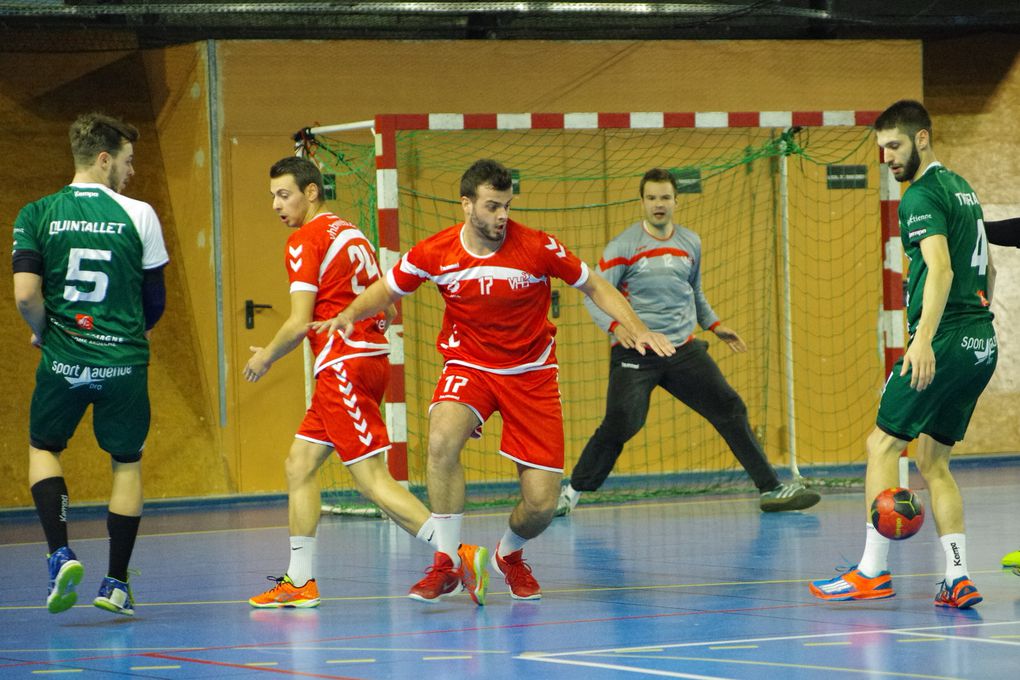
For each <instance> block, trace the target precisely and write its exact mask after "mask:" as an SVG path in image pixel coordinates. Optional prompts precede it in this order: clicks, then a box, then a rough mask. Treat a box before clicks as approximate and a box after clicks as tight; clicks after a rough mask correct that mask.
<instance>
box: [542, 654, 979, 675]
mask: <svg viewBox="0 0 1020 680" xmlns="http://www.w3.org/2000/svg"><path fill="white" fill-rule="evenodd" d="M629 658H635V657H629ZM636 658H641V657H636ZM646 658H649V659H655V660H662V659H666V660H669V661H698V662H701V663H716V664H730V665H736V666H766V667H769V668H787V669H799V670H809V671H830V672H837V673H853V674H854V675H862V674H866V675H868V676H873V675H883V676H891V677H895V678H919V679H921V680H965V679H964V678H960V677H958V676H946V675H928V674H926V673H903V672H899V671H883V670H874V669H870V668H853V667H849V666H819V665H816V664H804V663H782V662H778V661H755V660H750V659H720V658H714V657H698V656H665V657H663V656H655V657H646ZM539 660H541V659H539ZM644 671H645V669H641V668H638V667H635V669H634V672H636V673H641V672H644Z"/></svg>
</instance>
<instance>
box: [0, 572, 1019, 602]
mask: <svg viewBox="0 0 1020 680" xmlns="http://www.w3.org/2000/svg"><path fill="white" fill-rule="evenodd" d="M999 571H1000V570H998V569H986V570H975V571H971V573H972V574H995V573H999ZM939 576H943V574H942V572H938V573H935V572H931V573H918V574H897V575H896V578H897V580H903V579H916V578H932V577H939ZM812 580H813V579H809V578H808V579H803V578H797V579H760V580H756V581H710V582H703V583H659V584H650V585H640V586H587V587H581V588H545V587H543V588H542V591H543V592H545V593H547V594H561V595H564V594H565V595H569V594H576V593H622V592H639V591H642V590H683V589H688V588H719V587H733V586H762V585H797V584H804V583H810V582H811V581H812ZM509 595H510V591H509V590H497V591H494V592H490V593H489V596H490V597H492V596H496V597H501V596H509ZM406 598H407V595H405V594H401V595H346V596H342V597H323V598H321V599H322V601H323V602H365V601H388V600H393V601H395V600H403V599H406ZM247 603H248V601H247V600H193V601H180V602H136V603H135V609H144V608H148V607H184V606H207V605H217V606H222V605H230V604H247ZM823 604H825V603H824V602H823V601H821V600H819V601H814V600H812V601H804V602H796V603H791V604H790V605H789V606H805V607H808V606H810V607H814V606H822V605H823ZM75 607H76V608H83V609H89V608H90V605H89V604H87V603H85V604H77V605H75ZM45 608H46V605H44V604H42V605H27V604H25V605H0V612H5V611H32V610H41V609H45ZM724 611H728V610H724Z"/></svg>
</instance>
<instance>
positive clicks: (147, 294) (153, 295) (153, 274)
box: [142, 267, 166, 330]
mask: <svg viewBox="0 0 1020 680" xmlns="http://www.w3.org/2000/svg"><path fill="white" fill-rule="evenodd" d="M164 309H166V283H164V281H163V267H156V268H154V269H146V270H145V274H144V276H143V278H142V312H143V313H144V314H145V330H149V329H151V328H152V327H153V326H155V325H156V322H157V321H159V317H161V316H163V310H164Z"/></svg>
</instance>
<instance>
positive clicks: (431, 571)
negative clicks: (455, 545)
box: [407, 550, 487, 603]
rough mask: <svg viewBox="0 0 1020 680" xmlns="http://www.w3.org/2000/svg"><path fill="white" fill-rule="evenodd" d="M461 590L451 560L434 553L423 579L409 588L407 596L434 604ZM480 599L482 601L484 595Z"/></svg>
mask: <svg viewBox="0 0 1020 680" xmlns="http://www.w3.org/2000/svg"><path fill="white" fill-rule="evenodd" d="M457 552H458V553H459V552H460V550H458V551H457ZM461 559H463V558H461ZM486 583H487V582H486ZM463 589H464V586H463V584H462V583H461V570H460V569H457V568H455V567H454V566H453V559H451V558H450V556H449V555H447V554H446V553H444V552H439V551H436V554H435V556H434V557H433V558H432V566H431V567H429V568H428V569H426V570H425V578H423V579H422V580H420V581H418V582H417V583H415V584H414V585H413V586H411V591H410V592H409V593H408V594H407V596H408V597H409V598H411V599H412V600H418V601H419V602H429V603H434V602H439V601H440V600H442V599H444V598H447V597H451V596H453V595H456V594H457V593H459V592H460V591H461V590H463ZM476 597H477V595H476ZM482 597H483V599H484V597H485V595H484V594H483V595H482Z"/></svg>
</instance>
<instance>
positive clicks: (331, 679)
mask: <svg viewBox="0 0 1020 680" xmlns="http://www.w3.org/2000/svg"><path fill="white" fill-rule="evenodd" d="M148 656H150V657H152V658H155V659H166V660H168V661H180V662H181V663H186V664H200V665H203V666H215V667H217V668H239V669H241V670H246V671H255V670H257V671H261V672H263V673H276V674H277V675H291V676H295V677H300V678H326V679H327V680H359V679H358V678H352V677H348V676H346V675H325V674H323V673H309V672H306V671H295V670H285V669H280V668H265V667H263V668H258V667H252V666H247V665H245V664H241V663H228V662H226V661H210V660H208V659H193V658H191V657H187V656H170V655H169V654H149V655H148Z"/></svg>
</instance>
